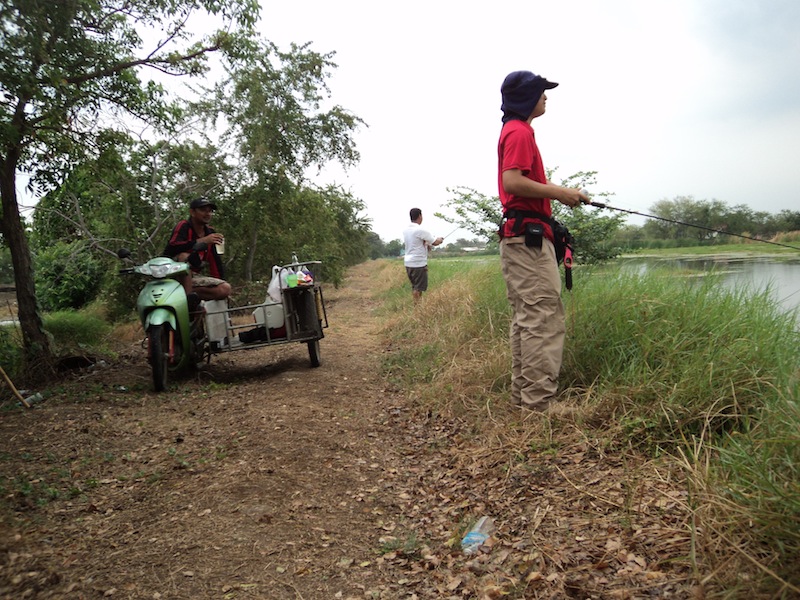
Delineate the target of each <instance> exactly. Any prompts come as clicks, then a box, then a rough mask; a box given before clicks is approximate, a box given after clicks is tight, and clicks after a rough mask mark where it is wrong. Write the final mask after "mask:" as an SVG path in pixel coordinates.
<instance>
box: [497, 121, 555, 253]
mask: <svg viewBox="0 0 800 600" xmlns="http://www.w3.org/2000/svg"><path fill="white" fill-rule="evenodd" d="M497 157H498V169H497V186H498V189H499V190H500V202H501V203H502V205H503V211H504V212H505V211H507V210H509V209H512V208H514V209H517V210H528V211H535V212H538V213H542V214H544V215H546V216H548V217H550V216H552V214H553V210H552V208H551V206H550V199H549V198H526V197H524V196H515V195H514V194H509V193H506V191H505V190H504V189H503V172H504V171H508V170H509V169H519V170H520V171H521V172H522V174H523V175H524V176H525V177H527V178H528V179H531V180H533V181H538V182H539V183H547V175H546V174H545V171H544V164H543V163H542V155H541V154H540V153H539V148H538V146H537V145H536V137H535V136H534V133H533V128H532V127H531V126H530V124H529V123H527V122H526V121H519V120H516V119H515V120H512V121H508V122H507V123H505V124H504V125H503V130H502V131H501V132H500V142H499V143H498V145H497ZM533 222H537V223H542V224H543V225H544V234H545V236H546V237H547V239H549V240H550V241H551V242H552V241H553V230H552V229H551V228H550V225H549V224H548V223H547V222H544V221H539V220H538V219H527V218H526V219H524V220H523V224H522V226H521V227H520V226H519V224H515V223H514V220H508V221H506V222H505V223H504V224H503V227H502V229H501V232H500V237H513V236H514V235H515V234H514V230H515V229H516V230H517V231H518V232H522V231H524V223H533ZM515 225H517V226H515Z"/></svg>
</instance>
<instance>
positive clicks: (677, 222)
mask: <svg viewBox="0 0 800 600" xmlns="http://www.w3.org/2000/svg"><path fill="white" fill-rule="evenodd" d="M588 204H589V206H594V207H595V208H607V209H608V210H616V211H619V212H624V213H628V214H629V215H639V216H640V217H647V218H648V219H656V220H657V221H666V222H667V223H674V224H675V225H684V226H685V227H694V228H696V229H703V230H705V231H711V232H713V233H721V234H724V235H732V236H736V237H740V238H742V239H745V240H750V241H753V242H761V243H763V244H772V245H773V246H781V247H783V248H791V249H792V250H800V248H798V247H797V246H790V245H789V244H781V243H780V242H772V241H770V240H761V239H758V238H755V237H750V236H748V235H742V234H741V233H733V232H731V231H722V230H721V229H714V228H712V227H705V226H703V225H697V224H695V223H684V222H683V221H676V220H674V219H667V218H666V217H657V216H656V215H648V214H646V213H642V212H638V211H635V210H628V209H625V208H617V207H616V206H609V205H608V204H603V203H602V202H589V203H588Z"/></svg>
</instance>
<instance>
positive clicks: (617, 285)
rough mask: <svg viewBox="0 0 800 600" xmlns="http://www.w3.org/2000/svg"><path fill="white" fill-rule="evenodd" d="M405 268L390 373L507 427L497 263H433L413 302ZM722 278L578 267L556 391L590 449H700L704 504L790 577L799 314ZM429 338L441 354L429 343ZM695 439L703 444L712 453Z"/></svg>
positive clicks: (479, 419)
mask: <svg viewBox="0 0 800 600" xmlns="http://www.w3.org/2000/svg"><path fill="white" fill-rule="evenodd" d="M456 263H458V264H456ZM398 271H399V267H398ZM400 275H401V274H400V273H399V272H398V277H397V279H396V288H395V289H394V290H393V292H392V293H391V294H389V295H388V296H387V297H388V300H387V304H386V308H387V314H390V315H399V316H396V317H395V318H394V320H393V321H392V322H391V325H390V326H389V327H387V329H386V334H387V335H389V336H390V337H391V338H392V340H393V341H394V342H395V344H394V346H395V347H396V348H397V349H398V350H397V351H396V352H393V353H392V354H393V355H395V354H396V356H387V357H386V360H385V362H386V367H387V369H388V370H389V372H390V373H391V374H393V375H395V376H404V378H405V379H404V381H406V382H411V381H413V380H414V379H415V376H416V375H417V374H418V373H420V374H422V375H423V376H424V378H423V381H424V384H425V385H424V386H420V387H419V388H417V389H415V393H416V394H418V395H419V397H420V400H419V401H420V402H426V403H428V406H427V407H426V408H427V409H428V410H430V411H431V412H433V413H437V412H443V413H446V414H448V415H451V414H453V413H456V411H457V410H458V411H459V412H458V413H457V414H459V415H461V416H462V421H463V422H464V423H465V426H467V427H468V426H470V425H473V426H475V427H478V426H479V425H480V424H482V423H488V422H489V421H493V420H494V419H495V418H497V419H498V420H500V428H501V429H503V431H505V430H506V429H507V428H509V426H511V427H513V423H507V422H506V421H504V420H503V417H502V414H503V413H502V406H503V405H505V404H506V402H507V395H508V385H507V382H508V380H509V370H510V356H509V354H510V352H509V349H508V338H507V336H508V314H509V308H508V302H507V300H506V299H505V288H504V284H503V280H502V275H501V274H500V269H499V265H498V264H497V263H496V261H495V262H491V263H487V262H485V261H478V260H461V261H455V260H431V261H430V262H429V276H430V279H431V282H432V286H431V290H429V292H428V296H427V297H426V298H425V301H423V302H422V303H420V304H419V305H417V306H414V307H413V310H412V309H411V308H410V303H411V300H410V297H409V296H410V295H409V294H408V288H407V281H405V280H404V279H403V278H402V277H401V276H400ZM577 277H580V279H579V280H577ZM717 283H718V282H717V281H716V280H715V278H713V277H709V278H706V279H705V280H702V281H698V280H696V279H693V278H692V279H689V278H682V277H679V276H676V274H675V273H661V272H656V273H650V274H648V275H646V276H642V277H638V276H630V275H625V274H623V273H621V272H619V271H618V270H616V269H614V268H613V267H606V268H605V269H603V270H601V269H599V268H594V269H583V270H579V271H578V272H576V285H575V290H574V291H573V292H572V294H570V295H568V296H567V297H566V298H565V301H566V304H567V306H566V309H567V315H568V331H567V333H568V336H567V345H566V348H565V354H564V364H563V368H562V374H561V378H560V379H561V381H560V383H561V385H562V392H563V393H565V394H569V395H570V396H572V397H577V398H583V400H582V402H581V408H582V409H583V410H585V413H581V414H583V415H585V417H586V418H585V420H580V421H578V423H579V424H580V425H581V437H582V438H586V439H591V440H593V442H592V444H597V447H599V446H600V445H602V444H606V445H607V444H618V445H619V446H620V447H622V448H625V449H629V448H630V447H632V446H634V447H638V448H639V449H640V450H643V451H645V452H648V453H653V454H655V453H666V454H670V455H672V456H674V457H680V456H690V457H697V461H698V463H703V465H704V468H706V469H708V471H707V472H704V473H703V475H704V476H705V477H706V480H705V481H704V482H703V484H704V485H705V486H706V490H705V491H706V493H707V494H708V495H709V496H710V504H714V505H719V506H722V507H724V508H723V512H724V515H723V517H724V518H725V519H726V524H727V525H729V526H730V527H731V528H732V530H733V532H732V533H733V535H734V536H735V537H736V539H747V538H752V537H755V539H756V542H757V543H756V544H754V545H752V546H750V547H749V548H748V550H747V551H748V552H751V551H752V552H755V551H757V550H758V549H759V548H762V549H763V548H770V549H772V550H774V551H775V552H776V553H777V554H778V556H779V557H780V558H779V559H778V560H776V562H775V563H773V565H774V569H775V571H776V572H778V573H779V574H780V575H782V576H783V577H785V578H787V580H788V581H794V582H797V573H796V569H794V565H796V564H798V560H800V501H799V500H798V499H799V498H800V483H798V482H800V473H799V472H798V466H797V465H798V464H800V429H799V428H798V426H797V425H798V422H800V405H799V404H798V398H800V387H799V386H800V382H799V381H798V379H797V374H798V372H799V371H798V369H800V364H799V363H798V354H797V348H798V346H799V345H800V332H798V330H797V325H796V321H795V317H796V315H794V314H787V313H785V312H783V311H782V310H781V308H780V307H779V306H778V305H777V303H776V302H775V301H774V300H773V299H771V297H770V296H769V295H768V294H767V293H757V294H751V293H749V292H748V291H744V290H740V291H736V292H731V291H727V290H725V289H724V288H722V286H719V285H717ZM433 344H435V345H436V346H435V348H436V352H438V355H437V354H435V353H434V354H433V355H431V354H430V353H429V352H428V350H429V349H430V348H431V347H433ZM443 357H445V358H443ZM470 410H471V411H472V412H471V413H468V411H470ZM465 413H468V414H469V415H470V416H474V417H475V422H473V421H470V420H469V419H468V418H467V417H464V414H465ZM498 415H500V416H499V417H498ZM487 417H489V418H487ZM487 426H488V425H487ZM574 426H575V423H570V428H572V427H574ZM494 433H495V431H494V430H493V432H492V434H494ZM532 435H535V434H532ZM570 439H571V440H573V439H574V438H573V437H572V436H571V434H570ZM700 448H707V449H709V456H708V459H707V462H706V459H705V458H704V457H703V456H698V454H697V453H698V449H700Z"/></svg>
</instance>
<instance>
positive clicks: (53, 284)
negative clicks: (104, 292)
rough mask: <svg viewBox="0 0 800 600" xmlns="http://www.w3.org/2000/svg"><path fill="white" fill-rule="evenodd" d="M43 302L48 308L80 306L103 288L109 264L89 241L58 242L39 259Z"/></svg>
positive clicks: (41, 300)
mask: <svg viewBox="0 0 800 600" xmlns="http://www.w3.org/2000/svg"><path fill="white" fill-rule="evenodd" d="M35 264H36V288H37V290H38V298H39V303H40V306H41V307H42V309H44V310H46V311H54V310H62V309H66V308H80V307H81V306H84V305H85V304H87V303H89V302H91V301H92V300H93V299H94V298H95V297H96V296H97V294H98V292H99V290H100V283H101V281H102V279H103V274H104V272H105V267H104V265H103V263H102V261H100V260H98V259H97V258H95V257H94V256H93V255H92V253H91V251H90V250H89V248H88V246H87V244H86V243H84V242H81V241H77V242H72V243H69V244H67V243H61V242H58V243H55V244H53V245H51V246H49V247H48V248H45V249H43V250H41V251H40V252H39V253H38V254H37V255H36V258H35Z"/></svg>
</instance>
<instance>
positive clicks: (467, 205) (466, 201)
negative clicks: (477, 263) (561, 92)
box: [435, 171, 624, 263]
mask: <svg viewBox="0 0 800 600" xmlns="http://www.w3.org/2000/svg"><path fill="white" fill-rule="evenodd" d="M553 174H554V171H550V172H549V173H548V179H550V178H551V177H552V176H553ZM595 176H596V173H595V172H594V171H588V172H585V171H580V172H578V173H575V174H573V175H570V176H569V177H566V178H564V179H562V180H561V182H560V183H559V185H563V186H567V187H580V188H584V187H590V186H592V185H594V184H595ZM448 191H449V192H450V193H451V194H455V196H454V197H453V198H450V199H449V200H447V201H446V202H445V206H446V207H448V208H450V209H451V210H452V211H453V212H454V213H455V215H456V216H455V217H453V216H450V215H446V214H444V213H441V212H437V213H435V214H436V216H437V217H439V218H440V219H443V220H445V221H447V222H448V223H453V224H455V225H458V226H459V227H460V228H461V229H466V230H467V231H470V232H471V233H473V234H474V235H476V236H477V237H478V238H479V239H481V240H485V241H486V243H487V244H490V245H492V244H493V245H497V243H498V236H497V231H498V229H499V227H500V221H501V219H502V217H503V214H502V205H501V204H500V198H499V196H491V197H490V196H486V195H484V194H481V193H480V192H477V191H475V190H473V189H471V188H467V187H459V188H454V189H449V188H448ZM610 195H611V194H610V193H608V192H599V193H596V194H593V197H595V198H605V197H608V196H610ZM553 216H554V217H555V218H557V219H559V220H561V221H563V222H564V224H565V225H566V226H567V227H568V228H569V230H570V232H571V233H572V235H573V236H575V257H576V260H578V261H581V262H584V263H595V262H601V261H604V260H609V259H611V258H613V257H615V256H617V255H618V254H619V252H620V250H619V249H618V248H614V247H611V246H610V245H609V244H608V243H607V240H610V239H611V238H612V237H613V234H614V232H615V231H616V230H617V229H618V228H619V227H620V226H621V225H622V223H623V221H624V217H623V216H622V215H618V214H611V215H607V214H603V213H600V212H595V211H594V210H593V209H586V208H576V209H574V210H569V209H567V208H566V207H564V206H563V205H562V204H561V203H559V202H553Z"/></svg>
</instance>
